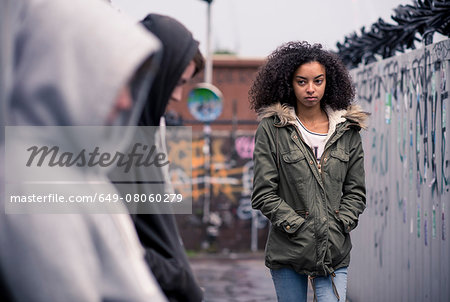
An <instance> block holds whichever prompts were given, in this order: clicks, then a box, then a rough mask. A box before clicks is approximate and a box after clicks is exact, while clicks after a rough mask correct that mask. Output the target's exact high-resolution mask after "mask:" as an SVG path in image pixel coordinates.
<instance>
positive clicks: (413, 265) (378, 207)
mask: <svg viewBox="0 0 450 302" xmlns="http://www.w3.org/2000/svg"><path fill="white" fill-rule="evenodd" d="M449 60H450V40H445V41H441V42H439V43H435V44H432V45H429V46H426V47H424V48H423V49H419V50H414V51H411V52H410V53H407V54H404V55H401V56H396V57H392V58H389V59H386V60H384V61H381V62H378V63H373V64H370V65H366V66H362V67H360V68H358V69H353V70H352V76H353V80H354V82H355V85H356V89H357V97H358V99H359V101H360V103H361V104H362V105H363V107H364V108H365V109H366V110H367V111H369V112H371V113H372V116H371V118H370V127H369V129H368V130H367V131H365V132H364V133H363V141H364V148H365V164H366V182H367V209H366V211H365V212H364V213H363V215H362V216H361V217H360V224H359V226H358V228H357V229H356V230H355V231H354V232H352V240H353V246H354V247H353V251H352V260H351V265H350V272H349V284H348V297H349V298H350V299H352V301H364V302H370V301H383V302H389V301H395V302H398V301H417V302H423V301H433V302H435V301H446V302H447V301H450V238H449V235H450V232H449V231H450V230H449V221H448V219H449V217H450V192H449V190H450V144H449V139H450V138H448V137H447V131H448V130H447V127H448V124H449V122H450V111H449V108H448V106H449V95H448V94H449V92H448V91H449V85H450V81H449V79H450V78H449V77H450V62H449Z"/></svg>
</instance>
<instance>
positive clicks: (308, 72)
mask: <svg viewBox="0 0 450 302" xmlns="http://www.w3.org/2000/svg"><path fill="white" fill-rule="evenodd" d="M292 85H293V88H294V93H295V97H296V98H297V108H298V109H301V108H312V107H316V106H320V100H321V99H322V97H323V95H324V93H325V86H326V74H325V66H323V65H322V64H320V63H319V62H315V61H314V62H308V63H305V64H302V65H300V66H299V67H298V68H297V70H296V71H295V72H294V78H293V80H292Z"/></svg>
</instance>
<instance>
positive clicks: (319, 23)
mask: <svg viewBox="0 0 450 302" xmlns="http://www.w3.org/2000/svg"><path fill="white" fill-rule="evenodd" d="M111 2H112V4H113V6H114V7H116V8H118V9H119V10H120V11H122V12H123V13H125V14H128V15H129V16H131V17H133V18H135V19H136V20H141V19H142V18H144V17H145V16H146V15H147V14H148V13H150V12H154V13H160V14H165V15H169V16H171V17H174V18H176V19H178V20H179V21H181V22H182V23H183V24H184V25H185V26H186V27H187V28H188V29H190V30H191V31H192V33H193V34H194V37H195V38H196V39H197V40H199V41H200V43H201V44H200V48H201V50H202V51H203V52H204V51H205V49H206V48H205V43H206V11H207V3H206V2H205V1H202V0H112V1H111ZM400 4H404V5H405V4H412V0H214V1H213V3H212V6H211V11H212V44H211V45H212V50H213V51H214V50H217V49H221V50H222V49H225V50H229V51H232V52H235V53H237V54H238V55H240V56H244V57H264V56H267V55H268V54H270V53H271V52H272V51H273V50H274V49H275V48H276V47H278V46H279V45H281V44H282V43H284V42H287V41H292V40H306V41H309V42H320V43H322V44H323V45H324V46H325V48H327V49H331V50H337V48H336V42H343V41H344V37H345V36H346V35H348V34H350V33H352V32H354V31H356V32H359V30H360V28H361V27H362V26H366V28H368V29H370V26H371V25H372V24H373V23H374V22H376V21H377V20H378V18H382V19H384V20H385V21H387V22H389V23H395V22H394V21H393V20H392V19H391V15H392V14H394V8H396V7H398V6H399V5H400Z"/></svg>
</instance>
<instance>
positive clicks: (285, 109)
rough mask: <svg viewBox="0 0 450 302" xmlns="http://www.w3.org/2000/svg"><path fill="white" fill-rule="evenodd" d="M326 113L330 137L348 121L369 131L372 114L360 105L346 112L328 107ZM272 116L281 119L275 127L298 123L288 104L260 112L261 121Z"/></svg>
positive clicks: (268, 107) (270, 107)
mask: <svg viewBox="0 0 450 302" xmlns="http://www.w3.org/2000/svg"><path fill="white" fill-rule="evenodd" d="M325 112H326V113H327V115H328V121H329V130H328V136H330V135H331V134H332V133H333V132H334V131H335V130H336V126H337V125H338V124H340V123H343V122H345V121H346V120H348V121H350V122H351V123H352V124H354V125H355V126H358V127H360V128H362V129H367V119H368V117H369V115H370V113H368V112H365V111H363V110H362V108H361V106H360V105H350V106H349V107H348V108H347V109H344V110H333V109H331V108H330V107H326V108H325ZM272 116H277V117H278V119H279V122H278V123H277V124H276V125H275V126H277V127H284V126H286V125H295V123H296V115H295V109H294V107H292V106H289V105H287V104H283V105H281V104H280V103H276V104H273V105H271V106H267V107H264V108H262V109H261V110H259V111H258V119H259V120H262V119H263V118H266V117H272Z"/></svg>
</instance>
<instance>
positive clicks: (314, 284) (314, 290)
mask: <svg viewBox="0 0 450 302" xmlns="http://www.w3.org/2000/svg"><path fill="white" fill-rule="evenodd" d="M334 277H336V274H335V273H334V272H333V273H331V286H332V287H333V292H334V295H335V296H336V298H337V299H338V301H341V298H340V297H339V293H338V291H337V288H336V285H335V284H334ZM315 278H316V277H314V276H308V279H309V281H310V282H311V287H312V289H313V292H314V299H313V302H317V301H318V300H317V293H316V282H315V280H314V279H315Z"/></svg>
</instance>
